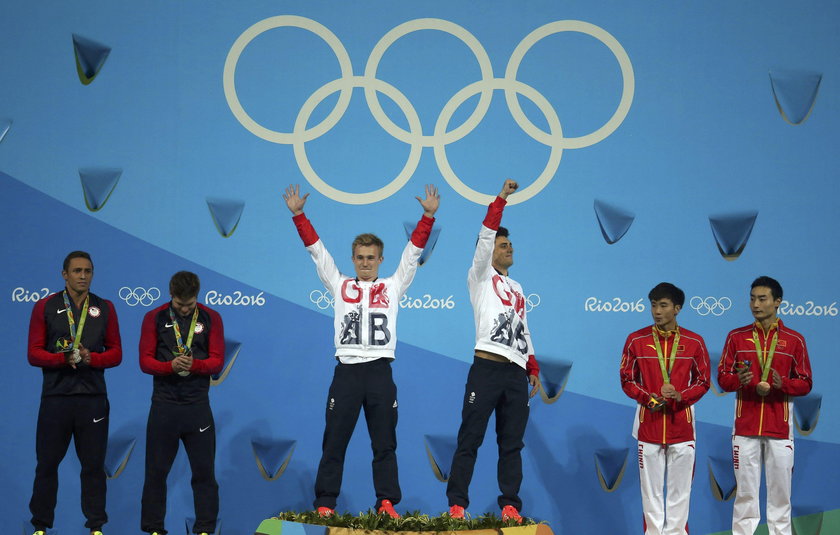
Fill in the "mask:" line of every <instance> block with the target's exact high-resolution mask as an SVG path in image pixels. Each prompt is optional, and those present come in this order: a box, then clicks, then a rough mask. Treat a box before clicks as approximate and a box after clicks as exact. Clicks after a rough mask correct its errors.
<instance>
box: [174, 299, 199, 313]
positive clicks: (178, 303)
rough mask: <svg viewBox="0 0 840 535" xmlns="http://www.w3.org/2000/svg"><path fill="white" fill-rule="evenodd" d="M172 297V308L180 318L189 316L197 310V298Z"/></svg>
mask: <svg viewBox="0 0 840 535" xmlns="http://www.w3.org/2000/svg"><path fill="white" fill-rule="evenodd" d="M171 297H172V308H173V309H174V310H175V312H176V313H177V314H178V315H180V316H184V317H186V316H189V315H190V314H192V313H193V311H194V310H195V303H196V296H193V297H175V296H174V295H173V296H171Z"/></svg>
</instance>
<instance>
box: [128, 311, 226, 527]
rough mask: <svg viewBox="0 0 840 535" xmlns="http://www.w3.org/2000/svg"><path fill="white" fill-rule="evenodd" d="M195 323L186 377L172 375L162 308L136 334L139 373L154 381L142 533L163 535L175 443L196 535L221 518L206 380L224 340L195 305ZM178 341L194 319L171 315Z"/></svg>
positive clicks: (170, 333)
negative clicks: (182, 459) (187, 478)
mask: <svg viewBox="0 0 840 535" xmlns="http://www.w3.org/2000/svg"><path fill="white" fill-rule="evenodd" d="M196 306H197V307H198V317H197V321H196V324H195V329H194V334H193V340H192V345H191V346H190V349H191V352H192V356H193V359H194V360H193V364H192V368H191V369H190V370H189V372H190V373H189V375H187V376H186V377H182V376H180V375H178V374H177V373H175V372H173V371H172V362H171V361H172V360H173V359H174V358H175V355H176V354H177V353H178V348H177V343H176V337H175V332H174V329H173V324H172V320H171V316H170V313H169V309H170V304H169V303H166V304H165V305H161V306H159V307H157V308H156V309H154V310H151V311H149V312H148V313H147V314H146V316H145V317H144V318H143V326H142V332H141V334H140V369H141V370H143V371H144V372H146V373H148V374H151V375H152V376H154V381H153V390H152V405H151V408H150V409H149V419H148V423H147V426H146V474H145V482H144V484H143V497H142V506H141V513H140V529H141V530H142V531H145V532H149V533H151V532H155V531H156V532H158V533H166V530H165V529H164V518H165V516H166V477H167V476H168V475H169V470H170V469H171V468H172V463H173V462H174V460H175V455H176V454H177V453H178V447H179V442H183V443H184V450H185V451H186V453H187V458H188V459H189V463H190V468H191V470H192V479H191V484H192V490H193V502H194V507H195V525H194V526H193V531H194V532H195V533H201V532H207V533H213V532H214V531H215V530H216V518H217V517H218V513H219V485H218V484H217V482H216V475H215V458H216V429H215V426H214V422H213V412H212V411H211V410H210V398H209V395H208V391H209V389H210V376H211V375H215V374H218V373H219V372H220V371H221V370H222V366H223V365H224V356H225V338H224V326H223V324H222V317H221V316H220V315H219V314H218V313H217V312H216V311H214V310H212V309H210V308H208V307H206V306H204V305H202V304H200V303H197V304H196ZM174 315H175V318H176V321H177V322H178V325H179V328H180V332H181V335H182V340H184V341H186V339H187V337H188V336H189V328H190V325H191V320H192V314H189V315H187V316H185V317H184V316H180V315H179V314H178V313H177V312H175V314H174Z"/></svg>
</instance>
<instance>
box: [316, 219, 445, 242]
mask: <svg viewBox="0 0 840 535" xmlns="http://www.w3.org/2000/svg"><path fill="white" fill-rule="evenodd" d="M434 222H435V218H434V217H427V216H425V215H424V216H423V217H421V218H420V221H418V222H417V226H416V227H414V232H412V233H411V243H413V244H414V246H415V247H417V248H418V249H422V248H424V247H426V242H427V241H429V234H431V233H432V225H433V224H434ZM312 243H315V242H312Z"/></svg>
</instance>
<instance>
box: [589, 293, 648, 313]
mask: <svg viewBox="0 0 840 535" xmlns="http://www.w3.org/2000/svg"><path fill="white" fill-rule="evenodd" d="M645 308H646V307H645V301H644V299H641V298H640V299H639V300H637V301H636V302H635V303H633V302H631V301H625V300H623V299H622V298H620V297H613V298H612V299H603V300H602V299H598V298H597V297H588V298H587V299H586V301H584V303H583V310H585V311H586V312H644V311H645Z"/></svg>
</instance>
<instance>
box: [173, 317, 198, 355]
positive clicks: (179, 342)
mask: <svg viewBox="0 0 840 535" xmlns="http://www.w3.org/2000/svg"><path fill="white" fill-rule="evenodd" d="M169 319H170V320H171V321H172V329H173V330H174V331H175V345H176V346H177V347H178V352H179V353H180V354H181V355H186V354H187V351H189V349H190V347H192V341H193V335H194V334H195V323H196V320H198V306H196V307H195V310H193V316H192V321H191V322H190V334H189V335H188V336H187V343H186V344H185V343H184V339H183V338H182V337H181V328H180V327H179V326H178V320H177V319H176V318H175V313H174V312H172V307H171V306H170V307H169Z"/></svg>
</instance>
